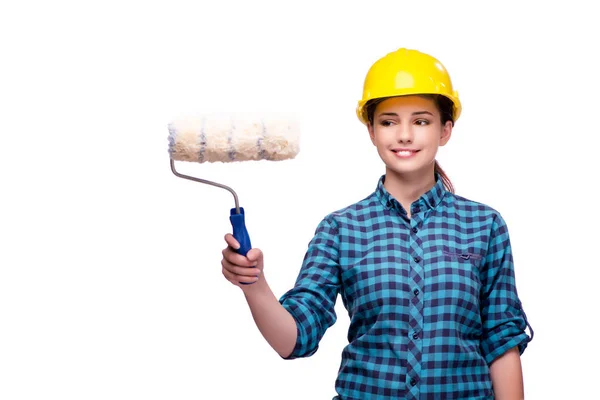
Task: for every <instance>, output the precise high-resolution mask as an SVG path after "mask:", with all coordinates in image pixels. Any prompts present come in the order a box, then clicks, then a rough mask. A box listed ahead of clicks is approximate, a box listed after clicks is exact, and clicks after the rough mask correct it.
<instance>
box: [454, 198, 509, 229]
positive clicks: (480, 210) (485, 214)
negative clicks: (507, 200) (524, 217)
mask: <svg viewBox="0 0 600 400" xmlns="http://www.w3.org/2000/svg"><path fill="white" fill-rule="evenodd" d="M444 204H445V206H446V207H449V208H451V209H452V211H453V213H455V214H456V215H458V216H463V217H465V218H470V219H473V218H475V219H479V220H481V219H485V220H488V221H490V222H495V223H497V224H501V225H503V224H504V219H503V217H502V213H501V212H500V211H499V210H498V209H497V208H496V207H494V206H491V205H490V204H489V203H487V202H483V201H479V200H474V199H472V198H469V197H465V196H461V195H458V194H456V193H451V192H446V194H445V196H444Z"/></svg>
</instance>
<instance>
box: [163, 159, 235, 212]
mask: <svg viewBox="0 0 600 400" xmlns="http://www.w3.org/2000/svg"><path fill="white" fill-rule="evenodd" d="M170 161H171V171H173V174H175V176H178V177H179V178H184V179H189V180H190V181H194V182H200V183H205V184H207V185H212V186H216V187H219V188H221V189H225V190H228V191H229V193H231V194H232V195H233V200H234V201H235V212H236V213H237V214H239V213H240V203H239V201H238V196H237V194H236V193H235V192H234V190H233V189H232V188H230V187H229V186H225V185H222V184H220V183H217V182H213V181H207V180H206V179H200V178H196V177H193V176H189V175H184V174H181V173H179V172H178V171H177V170H176V169H175V161H173V159H170Z"/></svg>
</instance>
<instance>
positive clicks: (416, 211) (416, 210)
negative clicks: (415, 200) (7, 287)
mask: <svg viewBox="0 0 600 400" xmlns="http://www.w3.org/2000/svg"><path fill="white" fill-rule="evenodd" d="M419 211H421V207H415V208H413V212H414V213H418V212H419Z"/></svg>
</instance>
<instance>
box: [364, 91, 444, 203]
mask: <svg viewBox="0 0 600 400" xmlns="http://www.w3.org/2000/svg"><path fill="white" fill-rule="evenodd" d="M420 96H423V97H426V98H428V99H432V100H433V101H434V103H435V105H436V107H437V109H438V111H439V112H440V119H441V122H442V125H445V124H446V122H448V121H450V122H452V126H454V119H453V118H452V116H453V115H454V103H453V102H452V100H450V99H449V98H447V97H446V96H442V95H435V94H424V95H420ZM387 99H389V97H383V98H379V99H373V100H369V101H368V102H367V103H366V104H365V112H366V114H367V120H368V121H369V125H370V126H373V118H374V117H375V109H376V108H377V106H378V105H379V104H380V103H382V102H383V101H385V100H387ZM434 168H435V169H434V171H435V173H436V174H439V175H440V178H441V179H442V181H443V182H444V187H445V188H446V190H448V191H449V192H450V193H454V186H453V185H452V182H451V181H450V178H448V175H446V172H444V170H443V169H442V167H441V166H440V164H439V163H438V161H437V160H435V167H434Z"/></svg>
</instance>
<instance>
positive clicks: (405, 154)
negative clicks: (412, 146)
mask: <svg viewBox="0 0 600 400" xmlns="http://www.w3.org/2000/svg"><path fill="white" fill-rule="evenodd" d="M392 151H393V152H394V153H395V154H396V157H399V158H410V157H412V156H414V155H415V154H417V153H418V151H419V150H408V149H394V150H392Z"/></svg>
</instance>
